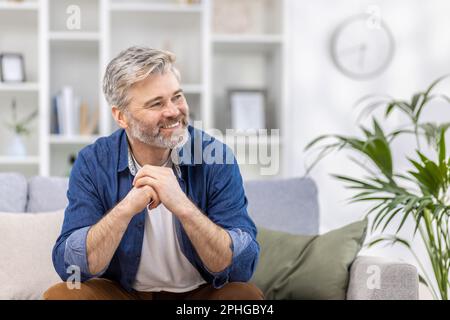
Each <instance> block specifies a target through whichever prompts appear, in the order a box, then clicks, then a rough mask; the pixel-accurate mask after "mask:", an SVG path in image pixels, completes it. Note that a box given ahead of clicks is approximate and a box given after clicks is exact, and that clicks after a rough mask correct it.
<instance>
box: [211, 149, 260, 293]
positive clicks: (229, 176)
mask: <svg viewBox="0 0 450 320" xmlns="http://www.w3.org/2000/svg"><path fill="white" fill-rule="evenodd" d="M226 150H227V151H226V152H232V151H231V150H230V149H229V148H227V149H226ZM210 175H211V176H210V180H209V181H210V182H209V185H208V209H207V215H208V217H209V218H210V219H211V221H213V222H214V223H216V224H217V225H219V226H220V227H222V228H223V229H224V230H225V231H227V232H228V234H229V235H230V237H231V246H230V248H231V250H232V252H233V256H232V261H231V264H230V265H229V266H228V267H227V268H225V269H224V270H223V271H221V272H210V271H208V270H207V269H206V268H205V270H207V271H208V272H209V273H210V274H211V275H212V276H213V285H214V287H215V288H220V287H222V286H223V285H225V284H226V283H227V282H247V281H249V280H250V279H251V277H252V275H253V273H254V271H255V268H256V265H257V262H258V259H259V251H260V248H259V244H258V242H257V241H256V235H257V230H256V226H255V224H254V222H253V221H252V219H251V218H250V216H249V215H248V212H247V204H248V201H247V197H246V196H245V191H244V186H243V180H242V177H241V174H240V171H239V166H238V164H237V161H236V159H235V158H234V156H233V163H231V164H226V163H225V164H214V165H213V166H212V170H211V172H210Z"/></svg>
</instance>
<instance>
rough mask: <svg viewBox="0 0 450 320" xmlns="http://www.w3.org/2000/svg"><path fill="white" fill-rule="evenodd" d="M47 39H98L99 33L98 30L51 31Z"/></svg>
mask: <svg viewBox="0 0 450 320" xmlns="http://www.w3.org/2000/svg"><path fill="white" fill-rule="evenodd" d="M49 39H50V40H51V41H99V39H100V34H99V33H98V32H70V31H69V32H68V31H52V32H50V34H49Z"/></svg>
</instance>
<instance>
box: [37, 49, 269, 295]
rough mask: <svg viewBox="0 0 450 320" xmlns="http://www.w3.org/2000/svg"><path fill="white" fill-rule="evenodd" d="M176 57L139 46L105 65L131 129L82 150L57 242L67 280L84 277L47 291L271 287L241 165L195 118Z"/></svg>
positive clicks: (118, 114)
mask: <svg viewBox="0 0 450 320" xmlns="http://www.w3.org/2000/svg"><path fill="white" fill-rule="evenodd" d="M174 61H175V57H174V56H173V55H172V54H171V53H169V52H165V51H160V50H155V49H149V48H145V47H131V48H128V49H127V50H125V51H123V52H121V53H120V54H119V55H118V56H117V57H116V58H114V59H113V60H112V61H111V62H110V63H109V65H108V66H107V68H106V72H105V76H104V79H103V91H104V94H105V97H106V99H107V101H108V103H109V104H110V105H111V107H112V114H113V117H114V119H115V121H116V123H117V124H118V125H119V126H120V127H121V128H122V129H119V130H117V131H116V132H114V133H113V134H112V135H111V136H109V137H105V138H100V139H98V140H97V141H96V142H95V143H94V144H92V145H90V146H87V147H86V148H84V149H83V150H81V151H80V153H79V155H78V158H77V160H76V162H75V164H74V167H73V169H72V172H71V176H70V180H69V190H68V192H67V197H68V200H69V204H68V206H67V208H66V211H65V217H64V223H63V227H62V232H61V235H60V236H59V238H58V239H57V241H56V244H55V246H54V248H53V263H54V266H55V269H56V271H57V272H58V274H59V275H60V277H61V278H62V279H63V281H66V280H67V279H69V280H70V279H71V277H72V276H73V275H72V273H74V272H75V276H76V272H77V271H79V275H80V280H81V282H82V283H81V284H80V286H79V288H78V289H77V288H76V287H75V288H73V289H71V286H68V285H67V284H66V283H64V282H63V283H60V284H57V285H55V286H53V287H52V288H50V289H49V290H47V291H46V292H45V293H44V298H45V299H262V298H263V295H262V293H261V291H260V290H259V289H258V288H256V287H255V286H254V285H252V284H250V283H247V281H248V280H249V279H250V278H251V276H252V274H253V272H254V270H255V267H256V264H257V261H258V256H259V245H258V243H257V241H256V227H255V225H254V223H253V222H252V221H251V219H250V218H249V216H248V213H247V198H246V196H245V194H244V190H243V185H242V178H241V175H240V172H239V167H238V165H237V163H236V160H235V159H234V156H232V158H231V159H232V161H231V163H229V162H230V161H226V159H225V158H228V159H229V156H230V152H231V151H230V149H229V148H228V147H227V146H226V145H224V144H222V143H221V142H219V141H218V140H215V139H213V138H212V137H210V136H208V135H206V133H204V132H203V131H201V130H198V129H196V128H193V127H192V126H190V125H188V122H189V109H188V105H187V103H186V100H185V97H184V95H183V91H182V90H181V88H180V77H179V72H178V70H177V69H176V68H175V67H174V65H173V64H174ZM211 147H213V148H211ZM208 148H209V149H214V150H215V152H211V154H210V156H208V157H207V159H204V158H203V154H204V153H205V150H208ZM198 154H200V155H201V157H202V158H201V159H200V161H199V159H198ZM231 155H232V154H231Z"/></svg>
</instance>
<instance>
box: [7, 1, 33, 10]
mask: <svg viewBox="0 0 450 320" xmlns="http://www.w3.org/2000/svg"><path fill="white" fill-rule="evenodd" d="M38 9H39V4H38V3H37V2H22V3H13V2H0V10H10V11H29V10H36V11H37V10H38Z"/></svg>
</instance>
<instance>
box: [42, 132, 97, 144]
mask: <svg viewBox="0 0 450 320" xmlns="http://www.w3.org/2000/svg"><path fill="white" fill-rule="evenodd" d="M97 138H99V136H97V135H93V136H80V135H79V136H64V135H57V134H52V135H51V136H50V143H51V144H54V145H67V144H89V143H92V142H94V141H95V140H96V139H97Z"/></svg>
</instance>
